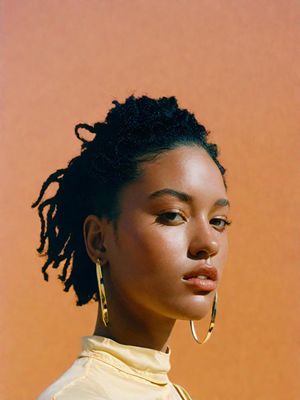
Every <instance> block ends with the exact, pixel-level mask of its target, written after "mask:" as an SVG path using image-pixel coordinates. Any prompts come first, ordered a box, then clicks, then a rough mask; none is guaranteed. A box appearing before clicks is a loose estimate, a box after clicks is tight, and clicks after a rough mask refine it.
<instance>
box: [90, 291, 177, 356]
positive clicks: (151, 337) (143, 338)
mask: <svg viewBox="0 0 300 400" xmlns="http://www.w3.org/2000/svg"><path fill="white" fill-rule="evenodd" d="M108 312H109V323H108V326H107V327H106V326H105V325H104V323H103V321H102V314H101V307H100V304H99V306H98V317H97V322H96V327H95V331H94V335H97V336H104V337H107V338H110V339H112V340H115V341H116V342H118V343H122V344H127V345H132V346H139V347H146V348H151V349H154V350H159V351H162V352H166V351H167V348H168V345H167V341H168V339H169V336H170V334H171V332H172V329H173V327H174V325H175V322H176V320H174V319H167V318H162V317H161V316H158V315H157V314H154V313H153V312H151V311H148V310H147V311H145V310H137V309H136V308H135V310H134V311H133V310H132V307H128V304H127V305H126V306H125V305H124V301H122V304H121V302H118V301H116V299H115V298H114V301H112V299H110V302H109V304H108Z"/></svg>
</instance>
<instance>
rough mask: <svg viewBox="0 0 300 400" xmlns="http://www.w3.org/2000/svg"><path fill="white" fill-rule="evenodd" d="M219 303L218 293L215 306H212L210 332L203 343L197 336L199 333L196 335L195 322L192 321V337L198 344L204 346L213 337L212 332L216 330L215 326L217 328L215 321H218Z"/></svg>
mask: <svg viewBox="0 0 300 400" xmlns="http://www.w3.org/2000/svg"><path fill="white" fill-rule="evenodd" d="M217 302H218V293H217V292H216V294H215V297H214V302H213V306H212V311H211V319H210V324H209V328H208V332H207V334H206V336H205V338H204V340H202V342H201V341H200V340H199V339H198V336H197V333H196V329H195V326H194V321H192V320H191V321H190V327H191V331H192V336H193V338H194V339H195V340H196V342H197V343H198V344H204V343H205V342H207V341H208V339H209V338H210V336H211V333H212V330H213V329H214V326H215V319H216V314H217Z"/></svg>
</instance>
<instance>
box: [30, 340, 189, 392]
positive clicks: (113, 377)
mask: <svg viewBox="0 0 300 400" xmlns="http://www.w3.org/2000/svg"><path fill="white" fill-rule="evenodd" d="M81 344H82V352H81V353H80V355H79V357H78V358H77V359H76V360H75V361H74V363H73V364H72V366H71V367H70V368H69V369H68V370H67V371H66V372H65V373H64V374H63V375H62V376H60V377H59V378H58V379H57V380H56V381H55V382H54V383H52V385H50V386H49V387H48V388H47V389H46V390H45V391H44V392H43V393H41V394H40V396H39V397H38V399H37V400H180V399H191V398H190V396H189V395H188V393H187V392H186V391H185V390H184V389H183V388H182V387H180V386H178V385H173V384H172V383H171V382H170V380H169V378H168V372H169V370H170V355H171V350H170V348H168V349H167V352H166V353H164V352H161V351H158V350H153V349H149V348H145V347H138V346H129V345H123V344H120V343H118V342H115V341H114V340H112V339H108V338H105V337H102V336H83V337H82V338H81ZM176 387H177V389H176Z"/></svg>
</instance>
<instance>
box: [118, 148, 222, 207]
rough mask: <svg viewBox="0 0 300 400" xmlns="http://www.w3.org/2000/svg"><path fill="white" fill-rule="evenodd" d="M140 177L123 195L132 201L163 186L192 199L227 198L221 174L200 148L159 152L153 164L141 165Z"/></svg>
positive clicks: (143, 163)
mask: <svg viewBox="0 0 300 400" xmlns="http://www.w3.org/2000/svg"><path fill="white" fill-rule="evenodd" d="M140 169H141V172H142V175H141V177H140V178H138V180H137V181H135V182H133V183H131V184H129V185H128V186H127V187H126V188H125V190H124V192H123V195H125V196H126V197H127V199H129V201H134V200H138V199H141V200H142V199H143V200H144V199H145V198H146V197H148V196H149V195H150V194H151V193H152V192H154V191H158V190H161V189H163V188H165V187H168V188H172V189H175V190H178V191H182V192H186V193H188V194H190V195H191V196H193V197H196V198H197V197H198V198H199V197H201V198H204V197H206V198H207V199H208V198H211V200H212V201H213V200H215V198H216V197H227V196H226V189H225V186H224V182H223V178H222V174H221V172H220V170H219V168H218V167H217V165H216V164H215V162H214V161H213V160H212V158H211V157H210V156H209V154H208V153H207V152H206V151H205V150H204V149H203V148H200V147H199V146H181V147H177V148H176V149H172V150H168V151H166V152H164V153H161V154H160V155H159V156H158V157H157V158H155V159H154V160H152V161H145V162H142V164H140Z"/></svg>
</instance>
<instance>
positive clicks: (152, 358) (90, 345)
mask: <svg viewBox="0 0 300 400" xmlns="http://www.w3.org/2000/svg"><path fill="white" fill-rule="evenodd" d="M81 345H82V352H81V354H80V357H86V356H88V357H94V358H96V359H98V360H101V361H103V362H105V363H106V364H110V365H112V366H114V367H115V368H117V369H119V370H121V371H123V372H126V373H128V374H130V375H134V376H138V377H140V378H143V379H146V380H148V381H150V382H153V383H157V384H162V385H164V384H167V383H169V379H168V375H167V373H168V372H169V370H170V355H171V349H170V348H169V347H168V348H167V353H164V352H162V351H159V350H154V349H149V348H146V347H138V346H131V345H125V344H121V343H118V342H116V341H114V340H112V339H109V338H106V337H103V336H96V335H94V336H83V337H82V338H81Z"/></svg>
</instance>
